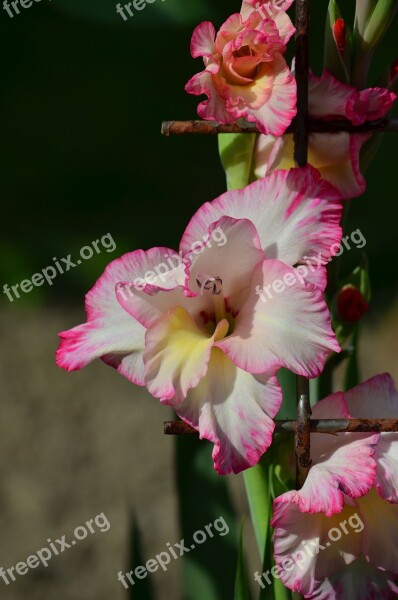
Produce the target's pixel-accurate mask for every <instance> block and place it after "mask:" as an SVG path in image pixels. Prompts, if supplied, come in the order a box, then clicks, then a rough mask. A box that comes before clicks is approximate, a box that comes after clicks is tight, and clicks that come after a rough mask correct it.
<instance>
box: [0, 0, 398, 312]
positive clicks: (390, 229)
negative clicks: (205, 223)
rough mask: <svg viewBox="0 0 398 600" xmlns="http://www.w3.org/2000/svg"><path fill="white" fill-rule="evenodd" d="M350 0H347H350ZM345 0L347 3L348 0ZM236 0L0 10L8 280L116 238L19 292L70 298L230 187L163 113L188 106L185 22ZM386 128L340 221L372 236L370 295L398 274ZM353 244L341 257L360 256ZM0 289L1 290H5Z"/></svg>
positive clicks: (386, 291) (315, 59)
mask: <svg viewBox="0 0 398 600" xmlns="http://www.w3.org/2000/svg"><path fill="white" fill-rule="evenodd" d="M312 4H313V15H312V43H311V55H312V59H311V62H312V66H313V68H314V70H315V71H318V72H319V70H320V68H321V64H322V57H321V52H320V48H321V47H322V43H323V42H322V39H323V29H324V15H325V12H326V6H327V3H326V1H325V0H322V1H317V2H313V3H312ZM344 4H346V8H347V9H348V10H349V11H351V13H352V8H353V5H354V2H345V3H344ZM344 4H343V3H342V9H343V10H344V9H345V6H344ZM239 6H240V2H239V1H236V2H231V1H230V0H218V1H217V2H210V0H206V1H205V0H196V1H193V0H190V1H189V2H188V1H187V0H166V1H165V2H161V0H158V1H157V2H155V3H154V4H152V5H148V6H147V7H146V8H145V10H143V11H142V12H141V13H137V14H136V15H135V16H134V17H133V18H132V19H130V20H129V21H128V22H124V21H123V19H122V18H121V17H120V16H118V15H117V14H116V12H115V3H114V2H113V1H112V0H106V1H105V0H102V1H100V0H90V1H89V0H52V1H51V3H50V2H49V0H42V2H41V3H37V4H33V6H32V7H31V8H29V9H25V10H23V9H21V14H20V15H18V16H15V17H14V18H13V19H11V18H9V17H8V15H7V13H6V12H5V11H4V10H0V13H1V15H0V19H1V25H0V39H1V41H2V52H1V59H0V60H1V90H2V91H1V99H0V102H1V129H0V147H1V150H0V152H1V154H0V165H1V178H0V186H1V199H2V205H3V210H2V217H1V229H2V235H1V242H0V256H1V265H0V284H1V287H2V286H3V284H4V283H8V284H9V285H12V284H14V283H17V282H20V281H21V280H22V279H25V278H30V277H31V275H32V274H33V273H35V272H37V271H40V270H41V269H42V268H44V267H46V266H47V265H50V264H52V257H53V256H57V257H58V258H59V257H63V256H67V255H68V254H69V253H72V254H73V255H76V254H77V253H78V252H79V249H80V248H81V247H82V246H84V245H88V244H90V242H91V241H92V240H94V239H97V238H98V237H100V236H102V235H104V234H105V233H107V232H110V233H111V234H112V235H113V237H114V239H115V241H116V243H117V250H116V252H115V253H114V254H112V255H109V254H107V253H106V252H105V251H103V252H102V253H101V254H100V255H99V256H98V257H95V258H93V259H92V260H90V261H87V262H83V264H82V265H81V266H80V267H78V268H76V269H74V270H71V271H69V272H68V273H67V274H65V275H64V276H62V277H58V278H57V279H56V280H55V282H54V285H53V286H52V287H49V286H43V287H40V288H35V289H34V290H33V291H32V292H31V293H30V294H27V295H23V296H22V297H21V299H20V300H18V302H15V303H14V304H15V306H17V305H18V306H22V305H24V306H27V305H28V304H29V303H37V302H41V301H45V302H57V303H59V302H60V301H62V302H70V301H73V302H78V303H82V293H83V292H85V291H87V290H88V289H89V288H90V287H91V286H92V284H93V283H94V281H95V279H96V278H97V277H98V276H99V275H100V274H101V272H102V269H103V267H104V266H105V264H106V263H107V262H109V260H110V259H111V258H114V257H116V256H118V255H120V254H122V253H124V252H126V251H129V250H133V249H136V248H140V247H143V248H148V247H150V246H153V245H168V246H174V247H177V245H178V241H179V237H180V235H181V233H182V231H183V230H184V227H185V225H186V223H187V222H188V220H189V218H190V216H191V215H192V214H193V212H194V211H195V210H196V208H197V207H198V206H199V205H200V204H201V203H203V202H204V201H206V200H210V199H212V198H214V197H216V196H217V195H218V194H219V193H221V192H223V191H224V189H225V183H224V176H223V172H222V170H221V167H220V164H219V160H218V155H217V145H216V140H215V138H213V137H208V138H204V137H180V138H162V137H161V135H160V123H161V121H162V120H164V119H190V118H194V117H195V115H196V105H197V99H196V98H194V97H191V96H188V95H187V94H186V93H185V92H184V85H185V83H186V81H187V80H188V79H189V77H190V76H191V75H193V74H194V73H195V72H197V71H198V70H200V69H201V62H200V61H199V60H197V61H194V60H193V59H192V58H191V57H190V54H189V41H190V36H191V32H192V29H193V27H194V26H195V24H197V23H198V22H200V21H201V20H203V19H212V20H214V22H215V24H216V25H220V24H221V23H222V21H223V20H224V19H225V18H226V17H227V16H228V15H229V14H230V13H231V12H232V11H233V10H239ZM397 33H398V31H397V27H395V31H394V29H392V30H391V31H390V32H389V34H388V36H387V38H386V39H385V41H384V43H383V45H382V48H381V51H379V53H378V55H377V60H376V63H377V64H376V65H375V66H374V73H373V75H374V78H376V77H377V74H378V72H380V71H381V70H382V69H384V68H385V66H386V65H387V64H389V63H391V62H392V61H393V60H394V59H395V57H396V34H397ZM395 144H396V139H394V135H393V134H388V135H386V136H385V140H384V145H383V148H382V152H380V154H379V156H378V158H377V160H376V161H375V163H374V164H373V165H372V167H371V170H370V172H369V178H368V180H369V187H368V191H367V193H366V195H365V196H364V197H362V198H360V199H358V200H356V201H355V202H354V203H353V207H352V209H351V221H350V224H349V231H351V230H352V229H355V228H357V227H360V228H361V230H362V232H363V233H364V235H365V237H366V239H367V241H368V244H367V247H366V250H367V252H368V254H369V255H370V265H371V275H372V282H373V287H374V290H375V293H376V298H379V299H380V298H382V299H383V302H384V301H388V299H389V298H390V297H392V295H393V292H394V288H395V290H396V288H397V281H398V272H397V268H396V258H397V256H396V255H397V252H396V237H397V225H396V222H397V215H398V198H397V194H396V185H395V182H396V176H397V166H396V165H397V153H396V150H395V148H396V145H395ZM354 254H355V253H354V252H352V253H350V256H347V257H346V258H347V260H348V261H350V262H353V261H355V260H356V259H357V258H358V257H357V256H355V255H354ZM0 301H1V302H4V301H5V302H7V303H8V300H7V299H6V297H5V296H4V295H3V294H1V300H0Z"/></svg>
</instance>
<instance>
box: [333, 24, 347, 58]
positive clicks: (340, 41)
mask: <svg viewBox="0 0 398 600" xmlns="http://www.w3.org/2000/svg"><path fill="white" fill-rule="evenodd" d="M333 37H334V41H335V42H336V45H337V48H338V49H339V52H340V54H341V55H343V54H344V52H345V48H346V42H347V27H346V24H345V22H344V19H341V18H339V19H336V21H335V24H334V25H333Z"/></svg>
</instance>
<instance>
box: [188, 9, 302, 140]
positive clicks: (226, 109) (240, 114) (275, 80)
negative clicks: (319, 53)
mask: <svg viewBox="0 0 398 600" xmlns="http://www.w3.org/2000/svg"><path fill="white" fill-rule="evenodd" d="M280 26H281V28H283V31H282V32H280V31H279V30H278V26H277V24H276V22H275V21H274V20H273V19H271V18H264V17H263V16H262V15H261V14H260V12H258V11H256V10H254V11H253V12H251V13H250V14H249V16H248V17H247V19H246V20H244V19H243V17H242V16H241V15H239V14H234V15H232V16H231V17H230V18H229V19H228V20H227V21H226V22H225V23H224V24H223V25H222V27H221V29H220V30H219V32H218V33H217V34H216V31H215V29H214V26H213V25H212V24H211V23H210V22H208V21H206V22H204V23H201V24H200V25H198V27H196V29H195V31H194V33H193V35H192V41H191V54H192V56H193V57H194V58H198V57H200V56H202V57H203V61H204V64H205V70H204V71H202V72H201V73H198V74H197V75H195V76H194V77H192V79H191V80H190V81H189V82H188V83H187V85H186V86H185V89H186V91H187V92H188V93H189V94H194V95H196V96H199V95H201V94H206V95H207V96H208V100H205V101H204V102H201V103H200V104H199V106H198V114H199V116H200V117H202V118H203V119H207V120H211V121H218V122H219V123H233V122H235V121H237V120H239V119H241V118H244V119H246V120H247V121H250V122H253V123H257V125H258V127H259V128H260V130H261V131H263V132H264V133H272V134H273V135H281V134H282V133H284V131H285V130H286V128H287V127H288V126H289V125H290V123H291V121H292V119H293V117H294V116H295V114H296V82H295V80H294V77H293V75H292V74H291V72H290V69H289V67H288V66H287V64H286V61H285V59H284V58H283V53H284V52H285V49H286V48H285V44H286V40H287V38H288V37H289V35H291V32H290V31H289V30H287V29H286V23H282V24H280Z"/></svg>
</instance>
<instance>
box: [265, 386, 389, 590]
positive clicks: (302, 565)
mask: <svg viewBox="0 0 398 600" xmlns="http://www.w3.org/2000/svg"><path fill="white" fill-rule="evenodd" d="M313 417H314V418H315V419H329V418H332V419H333V418H343V419H349V418H352V417H353V418H358V419H380V418H385V419H389V418H395V419H397V418H398V392H397V391H396V389H395V387H394V383H393V381H392V379H391V377H390V376H389V375H388V374H385V375H378V376H376V377H373V378H372V379H370V380H368V381H366V382H365V383H362V384H361V385H358V386H357V387H355V388H353V389H352V390H350V391H349V392H347V393H345V394H343V393H337V394H333V395H332V396H329V397H328V398H326V399H325V400H322V401H321V402H319V403H318V404H316V405H315V407H314V408H313ZM311 455H312V457H313V460H314V463H313V466H312V467H311V469H310V472H309V475H308V478H307V480H306V482H305V484H304V486H303V487H302V489H301V490H299V491H297V492H296V491H293V492H288V493H286V494H283V495H282V496H280V497H279V498H277V499H276V500H275V503H274V517H273V521H272V524H273V526H274V527H275V537H274V547H275V560H276V563H277V565H278V566H279V573H280V578H281V580H282V581H283V583H284V584H285V585H286V586H287V587H289V588H290V589H292V590H295V591H299V592H300V593H302V594H304V596H305V598H311V599H315V598H316V599H317V600H349V599H351V598H358V599H360V600H373V599H374V598H384V599H390V598H391V599H392V598H396V596H397V593H398V587H397V581H398V434H397V433H382V434H381V435H380V434H368V433H366V434H364V433H338V434H336V435H333V436H331V435H327V434H311ZM354 523H355V524H356V525H353V524H354ZM297 553H300V554H297ZM292 557H293V561H292V560H291V561H290V562H291V563H292V564H291V565H290V564H289V569H287V568H284V567H283V563H285V566H286V565H287V562H286V559H287V558H292ZM294 557H296V558H297V557H299V558H300V560H297V561H294ZM293 563H294V564H293ZM290 567H291V568H290Z"/></svg>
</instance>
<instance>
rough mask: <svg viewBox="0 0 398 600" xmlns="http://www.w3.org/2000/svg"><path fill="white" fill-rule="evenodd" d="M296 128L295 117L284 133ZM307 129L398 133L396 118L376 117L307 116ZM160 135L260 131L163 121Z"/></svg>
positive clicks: (239, 126) (248, 127)
mask: <svg viewBox="0 0 398 600" xmlns="http://www.w3.org/2000/svg"><path fill="white" fill-rule="evenodd" d="M295 128H296V119H293V121H292V124H291V125H290V126H289V127H288V128H287V129H286V133H293V132H294V131H295ZM307 131H308V132H309V133H339V132H341V131H343V132H346V133H375V132H381V131H389V132H395V133H398V119H378V120H377V121H366V123H363V124H362V125H353V124H352V123H351V121H349V120H348V119H330V120H326V119H312V118H311V117H309V118H308V121H307ZM161 132H162V135H165V136H171V135H186V134H196V135H219V134H220V133H260V130H259V129H258V127H257V126H256V125H252V124H250V123H248V124H247V125H246V124H238V123H232V124H230V125H223V124H222V123H214V122H213V121H195V120H194V121H163V123H162V129H161Z"/></svg>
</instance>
